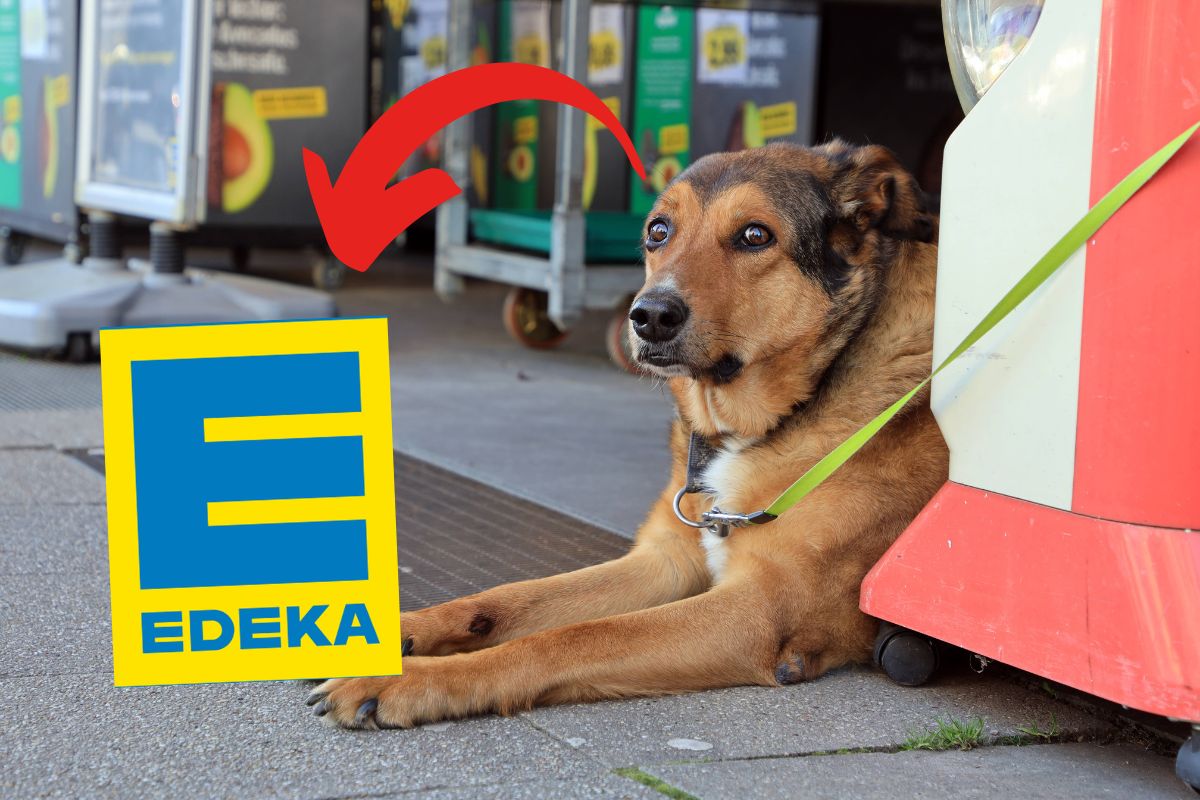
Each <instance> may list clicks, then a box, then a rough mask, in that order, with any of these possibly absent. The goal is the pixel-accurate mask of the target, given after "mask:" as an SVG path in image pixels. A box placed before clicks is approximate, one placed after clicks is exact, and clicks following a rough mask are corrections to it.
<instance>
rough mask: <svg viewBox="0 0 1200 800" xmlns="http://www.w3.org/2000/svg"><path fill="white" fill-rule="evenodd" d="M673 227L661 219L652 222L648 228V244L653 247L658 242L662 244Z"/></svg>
mask: <svg viewBox="0 0 1200 800" xmlns="http://www.w3.org/2000/svg"><path fill="white" fill-rule="evenodd" d="M670 232H671V229H670V228H668V227H667V223H665V222H663V221H662V220H661V219H656V220H654V221H653V222H651V223H650V227H649V228H647V229H646V244H647V245H649V246H651V247H653V246H654V245H656V244H662V243H663V242H665V241H666V240H667V235H668V234H669V233H670Z"/></svg>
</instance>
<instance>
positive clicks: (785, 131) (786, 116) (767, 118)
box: [758, 101, 796, 139]
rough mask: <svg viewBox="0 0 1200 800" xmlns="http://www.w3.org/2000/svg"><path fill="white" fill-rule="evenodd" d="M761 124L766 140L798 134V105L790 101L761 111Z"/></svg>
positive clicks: (765, 107)
mask: <svg viewBox="0 0 1200 800" xmlns="http://www.w3.org/2000/svg"><path fill="white" fill-rule="evenodd" d="M758 114H759V123H760V124H761V125H762V135H763V138H764V139H775V138H777V137H779V136H791V135H792V134H793V133H795V132H796V104H795V102H792V101H788V102H786V103H776V104H775V105H773V106H763V107H762V108H760V109H759V112H758Z"/></svg>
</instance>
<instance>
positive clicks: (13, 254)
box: [0, 229, 28, 267]
mask: <svg viewBox="0 0 1200 800" xmlns="http://www.w3.org/2000/svg"><path fill="white" fill-rule="evenodd" d="M0 237H2V238H3V239H4V252H3V258H4V263H5V264H8V265H9V266H10V267H11V266H12V265H14V264H20V263H21V259H23V258H24V257H25V241H26V239H27V238H28V237H26V236H25V234H23V233H17V232H16V231H14V230H11V229H5V230H4V231H3V232H2V233H0Z"/></svg>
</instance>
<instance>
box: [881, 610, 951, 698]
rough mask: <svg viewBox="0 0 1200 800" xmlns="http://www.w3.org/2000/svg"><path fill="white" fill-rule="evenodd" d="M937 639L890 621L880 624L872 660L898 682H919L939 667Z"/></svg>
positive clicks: (918, 683)
mask: <svg viewBox="0 0 1200 800" xmlns="http://www.w3.org/2000/svg"><path fill="white" fill-rule="evenodd" d="M938 660H939V659H938V646H937V642H935V641H934V640H933V639H930V638H929V637H928V636H925V635H924V634H920V633H917V632H916V631H910V630H909V629H908V628H901V627H900V626H899V625H893V624H892V623H890V622H881V623H880V624H879V635H878V636H876V637H875V663H876V664H877V665H878V666H879V667H880V669H882V670H883V671H884V673H885V674H886V675H887V676H888V677H889V678H891V679H892V680H893V681H895V682H896V683H898V684H900V685H901V686H921V685H923V684H925V683H927V682H928V681H929V679H930V678H932V677H933V674H934V673H935V672H937V668H938Z"/></svg>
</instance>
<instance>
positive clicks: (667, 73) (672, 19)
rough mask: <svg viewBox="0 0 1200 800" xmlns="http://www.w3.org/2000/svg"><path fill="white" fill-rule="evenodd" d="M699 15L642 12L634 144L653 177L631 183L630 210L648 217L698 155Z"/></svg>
mask: <svg viewBox="0 0 1200 800" xmlns="http://www.w3.org/2000/svg"><path fill="white" fill-rule="evenodd" d="M694 14H695V12H694V11H693V10H692V9H690V8H675V7H673V6H661V7H660V6H641V7H639V8H638V33H637V74H636V76H635V78H634V110H633V131H632V136H633V143H634V145H635V146H636V147H637V149H638V155H640V156H641V158H642V163H643V165H645V167H646V175H647V177H648V178H649V180H647V181H643V180H641V179H640V178H638V177H636V176H634V177H631V178H630V187H629V210H630V211H632V212H633V213H635V214H645V213H646V212H648V211H649V210H650V209H651V207H653V205H654V199H655V198H656V197H658V193H659V192H661V191H662V190H663V187H664V186H666V185H667V184H668V183H670V181H671V179H672V178H674V177H675V176H676V175H678V174H679V173H680V172H681V171H682V170H683V168H684V167H686V166H687V164H688V159H689V156H690V155H691V152H692V143H691V121H692V61H693V49H692V31H693V25H694V21H695V20H694Z"/></svg>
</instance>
